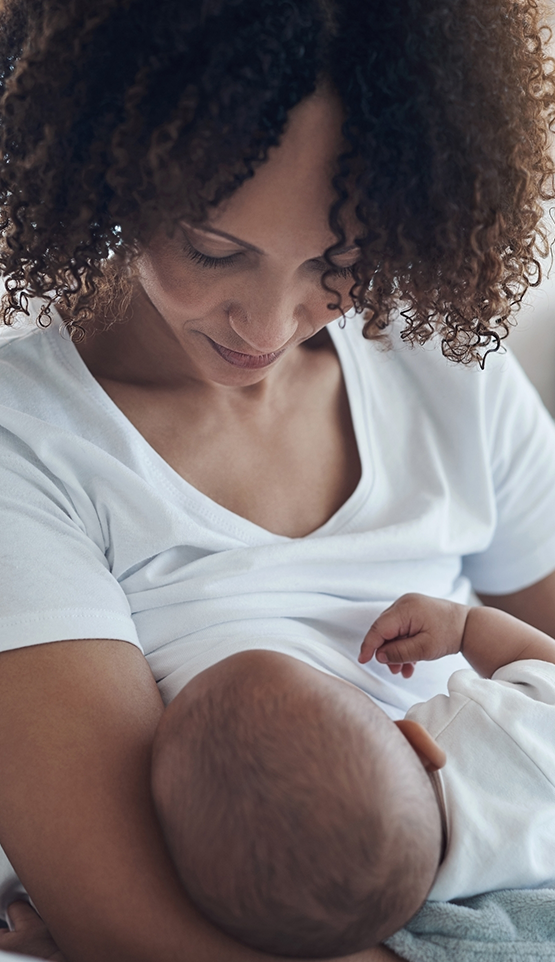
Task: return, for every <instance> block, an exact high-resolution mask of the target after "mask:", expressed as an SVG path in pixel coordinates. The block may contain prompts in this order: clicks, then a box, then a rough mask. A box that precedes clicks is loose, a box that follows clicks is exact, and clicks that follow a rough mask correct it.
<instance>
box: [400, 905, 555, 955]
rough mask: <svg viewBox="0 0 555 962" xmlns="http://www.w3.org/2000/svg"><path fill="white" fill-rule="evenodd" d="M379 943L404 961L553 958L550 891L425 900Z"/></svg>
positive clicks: (554, 921)
mask: <svg viewBox="0 0 555 962" xmlns="http://www.w3.org/2000/svg"><path fill="white" fill-rule="evenodd" d="M385 944H386V945H387V946H388V947H389V948H390V949H392V950H393V951H394V952H396V953H397V954H398V955H400V956H401V958H402V959H407V960H408V962H546V960H548V959H550V960H553V962H555V889H524V890H518V891H516V890H511V891H509V890H507V891H503V892H488V893H486V894H485V895H475V896H474V897H473V898H468V899H457V900H456V901H454V902H426V903H425V905H424V906H423V908H422V909H421V910H420V912H419V913H418V914H417V915H415V916H414V918H413V919H412V920H411V921H410V922H409V924H408V925H407V926H406V927H405V928H404V929H401V931H400V932H396V933H395V935H393V936H392V937H391V938H390V939H388V940H387V942H386V943H385Z"/></svg>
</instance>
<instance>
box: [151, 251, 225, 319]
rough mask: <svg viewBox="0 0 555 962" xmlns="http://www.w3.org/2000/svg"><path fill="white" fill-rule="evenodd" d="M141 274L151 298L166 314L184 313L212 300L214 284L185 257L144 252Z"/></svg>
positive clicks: (158, 308) (161, 311)
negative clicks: (208, 282) (190, 264)
mask: <svg viewBox="0 0 555 962" xmlns="http://www.w3.org/2000/svg"><path fill="white" fill-rule="evenodd" d="M137 275H138V278H139V281H140V283H141V286H142V287H143V289H144V291H145V293H146V294H147V296H148V298H149V300H150V301H151V302H152V304H154V306H155V307H156V308H157V310H159V311H160V313H162V314H163V315H165V314H168V313H169V314H173V313H175V312H178V313H179V314H180V315H182V313H183V307H184V306H185V305H187V306H188V307H191V308H193V309H195V308H198V307H200V306H202V305H205V306H208V305H209V302H210V299H211V298H210V285H208V284H207V283H206V281H205V280H204V278H202V279H201V278H199V277H198V276H196V272H195V271H194V269H191V268H190V266H189V265H188V264H185V263H183V259H182V258H179V262H178V259H177V258H175V257H172V258H170V257H168V256H164V255H161V254H157V253H155V252H154V253H151V252H148V253H145V254H142V255H141V256H140V257H139V258H138V260H137Z"/></svg>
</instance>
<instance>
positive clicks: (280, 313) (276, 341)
mask: <svg viewBox="0 0 555 962" xmlns="http://www.w3.org/2000/svg"><path fill="white" fill-rule="evenodd" d="M298 295H299V291H298V290H291V289H290V290H283V289H280V290H275V289H274V290H268V289H267V288H264V290H263V291H261V292H256V293H253V295H252V296H251V297H249V298H248V299H247V298H246V297H242V298H241V299H240V300H234V301H231V302H230V303H229V304H228V305H226V309H227V315H228V319H229V324H230V327H231V329H232V330H233V331H234V332H235V334H237V336H238V337H240V338H241V341H242V342H243V343H244V344H246V345H248V347H249V348H250V349H251V350H252V351H253V352H256V353H257V354H271V353H273V352H274V351H279V350H281V348H283V347H285V345H286V344H288V342H289V341H290V340H291V339H292V338H293V337H294V335H295V333H296V332H297V330H298V328H299V325H300V324H301V323H303V321H304V322H305V323H306V320H307V317H306V315H307V307H306V305H304V304H303V300H302V298H299V296H298ZM303 327H304V324H303Z"/></svg>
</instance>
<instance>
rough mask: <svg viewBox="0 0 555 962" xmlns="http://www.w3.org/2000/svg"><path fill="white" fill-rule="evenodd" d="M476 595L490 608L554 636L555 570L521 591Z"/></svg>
mask: <svg viewBox="0 0 555 962" xmlns="http://www.w3.org/2000/svg"><path fill="white" fill-rule="evenodd" d="M478 597H479V598H480V601H483V603H484V604H485V605H488V606H489V607H490V608H500V609H501V611H506V612H508V614H510V615H514V617H515V618H520V620H521V621H525V622H526V623H527V624H529V625H533V626H534V628H539V629H540V631H545V633H546V635H551V637H552V638H555V571H553V572H552V573H551V574H550V575H547V577H546V578H542V580H541V581H537V582H536V583H535V584H533V585H530V586H529V587H528V588H523V589H522V591H514V592H513V593H512V594H508V595H486V594H482V593H480V592H478Z"/></svg>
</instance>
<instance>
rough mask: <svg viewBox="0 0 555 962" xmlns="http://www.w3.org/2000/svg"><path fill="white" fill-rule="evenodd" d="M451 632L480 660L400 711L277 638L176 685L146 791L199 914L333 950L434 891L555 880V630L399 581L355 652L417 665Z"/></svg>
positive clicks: (396, 921)
mask: <svg viewBox="0 0 555 962" xmlns="http://www.w3.org/2000/svg"><path fill="white" fill-rule="evenodd" d="M457 651H462V652H463V654H464V655H465V656H466V658H467V660H468V661H469V663H470V664H471V665H472V667H473V668H474V669H475V671H476V672H477V673H478V675H481V676H482V677H481V678H480V677H477V675H476V674H474V672H472V671H459V672H456V673H455V674H454V675H453V676H452V678H451V680H450V683H449V695H448V696H445V695H438V696H436V697H435V698H432V699H431V700H430V701H429V702H426V703H423V704H419V705H416V706H414V707H413V708H412V709H410V711H409V712H408V713H407V717H406V718H405V719H404V720H403V721H399V722H392V721H391V720H390V719H389V718H388V717H387V716H386V715H385V714H384V713H383V712H382V711H381V709H379V708H378V707H377V706H376V705H375V704H374V702H373V701H372V700H371V699H370V698H369V697H368V696H367V695H366V694H364V693H363V692H361V691H360V690H358V689H357V688H355V687H354V686H352V685H350V684H348V683H347V682H344V681H342V680H340V679H337V678H334V677H333V676H332V675H329V674H327V673H324V672H323V671H318V670H317V669H315V668H312V667H310V666H308V665H306V664H304V663H303V662H300V661H298V660H296V659H294V658H291V657H290V656H287V655H282V654H278V653H276V652H269V651H249V652H243V653H241V654H235V655H232V656H231V657H230V658H227V659H225V660H224V661H221V662H219V663H218V664H216V665H214V666H212V667H211V668H209V669H207V670H206V671H204V672H202V673H201V674H200V675H198V676H197V677H196V678H194V679H193V680H192V681H191V682H190V683H189V684H188V685H187V686H186V687H185V688H184V689H183V691H182V692H181V693H180V695H179V696H178V697H177V698H176V699H175V700H174V701H173V702H172V703H171V705H170V706H169V708H168V709H167V711H166V713H165V715H164V718H163V720H162V722H161V724H160V727H159V730H158V733H157V737H156V740H155V746H154V757H153V792H154V797H155V801H156V806H157V810H158V813H159V817H160V820H161V823H162V826H163V829H164V832H165V835H166V839H167V842H168V845H169V848H170V851H171V854H172V857H173V860H174V863H175V865H176V868H177V871H178V873H179V875H180V877H181V879H182V881H183V883H184V885H185V887H186V889H187V891H188V892H189V894H190V896H191V898H192V899H193V901H194V902H195V903H196V905H197V906H198V907H199V908H200V910H201V911H202V912H203V913H204V914H205V915H206V916H208V917H209V918H210V919H212V920H213V921H214V922H215V923H216V924H217V925H219V926H220V927H221V928H223V929H225V930H226V931H227V932H229V933H230V934H232V935H235V936H236V937H237V938H238V939H240V940H241V941H243V942H246V943H247V944H249V945H252V946H254V947H256V948H258V949H261V950H264V951H267V952H272V953H275V954H278V955H285V956H292V955H294V956H297V957H306V958H318V957H324V956H325V957H330V956H341V955H347V954H350V953H354V952H357V951H360V950H363V949H365V948H369V947H371V946H373V945H376V944H378V943H379V942H381V941H383V940H384V939H385V938H387V937H388V936H389V935H391V934H392V933H393V932H394V931H396V930H397V929H399V928H400V927H402V926H403V925H404V924H405V923H406V922H407V921H408V920H409V919H410V918H411V916H412V915H413V914H414V913H415V912H416V911H417V910H418V909H419V908H420V906H421V905H422V903H423V901H424V900H425V899H426V898H427V897H428V898H430V897H431V898H434V899H440V900H442V899H451V898H455V897H463V896H466V895H471V894H475V893H477V892H480V891H487V890H491V889H500V888H508V887H524V886H529V887H533V886H541V885H547V884H548V883H549V882H552V880H553V878H554V877H555V829H554V828H553V826H554V825H555V786H554V784H553V782H554V781H555V738H554V734H555V641H553V639H551V638H549V637H548V636H546V635H544V634H542V633H541V632H539V631H536V630H535V629H533V628H530V627H529V626H527V625H524V624H522V623H521V622H519V621H517V620H516V619H514V618H511V617H510V616H509V615H506V614H504V613H502V612H500V611H497V610H495V609H489V608H467V607H465V606H462V605H456V604H454V603H451V602H446V601H440V600H435V599H431V598H426V597H424V596H420V595H405V596H404V597H402V598H401V599H399V601H397V602H396V603H395V604H394V605H392V606H391V607H390V608H388V609H387V610H386V611H384V612H383V613H382V615H381V616H380V617H379V618H378V619H377V621H376V622H375V624H374V625H373V626H372V628H371V629H370V631H369V632H368V634H367V635H366V638H365V639H364V642H363V645H362V649H361V653H360V658H359V660H360V661H361V662H366V661H369V660H370V659H371V658H372V657H373V656H374V655H375V656H376V658H377V660H378V661H381V662H383V663H386V664H388V665H389V666H390V668H391V670H392V671H393V672H397V671H401V672H402V673H403V674H404V675H405V677H408V676H410V674H412V671H413V670H414V663H415V662H416V661H418V660H422V659H424V660H428V659H433V658H439V657H441V656H443V655H446V654H450V653H454V652H457ZM492 676H493V678H492ZM485 679H488V680H485ZM489 679H491V680H489ZM446 755H447V765H446V767H445V769H444V770H442V771H440V769H443V766H444V764H445V758H446Z"/></svg>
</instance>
